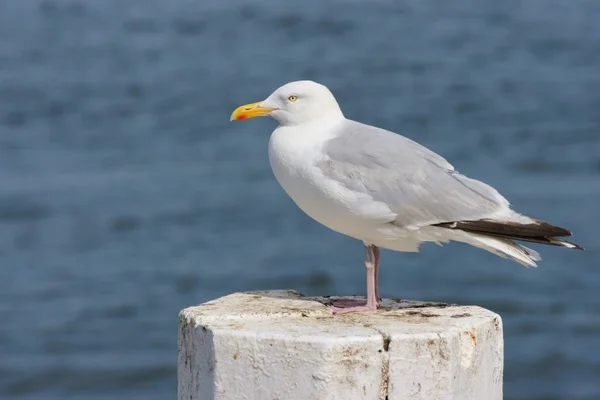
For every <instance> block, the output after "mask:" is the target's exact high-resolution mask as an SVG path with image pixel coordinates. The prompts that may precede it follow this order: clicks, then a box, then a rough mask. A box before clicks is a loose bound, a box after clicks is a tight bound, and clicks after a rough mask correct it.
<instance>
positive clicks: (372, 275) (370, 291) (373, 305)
mask: <svg viewBox="0 0 600 400" xmlns="http://www.w3.org/2000/svg"><path fill="white" fill-rule="evenodd" d="M365 253H366V255H365V267H366V269H367V303H366V304H364V303H362V304H360V305H356V303H357V302H356V300H337V301H336V302H334V306H332V307H331V309H332V310H333V312H334V313H336V314H341V313H347V312H354V311H375V310H377V307H379V297H378V293H379V290H378V288H377V285H378V282H377V281H378V279H377V272H378V267H379V266H378V264H379V249H378V248H377V247H376V246H373V245H369V246H365Z"/></svg>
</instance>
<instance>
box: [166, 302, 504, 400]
mask: <svg viewBox="0 0 600 400" xmlns="http://www.w3.org/2000/svg"><path fill="white" fill-rule="evenodd" d="M332 299H333V298H322V297H312V298H311V297H304V296H302V295H301V294H299V293H297V292H293V291H270V292H252V293H236V294H232V295H229V296H225V297H222V298H220V299H217V300H214V301H210V302H208V303H205V304H201V305H199V306H196V307H190V308H186V309H185V310H183V311H181V313H180V316H179V357H178V395H179V400H241V399H252V400H271V399H279V400H294V399H298V400H312V399H315V400H317V399H318V400H326V399H332V400H334V399H335V400H354V399H373V400H375V399H377V400H385V399H387V400H413V399H415V400H417V399H418V400H483V399H485V400H501V399H502V372H503V339H502V322H501V319H500V317H499V316H498V315H496V314H494V313H493V312H491V311H488V310H485V309H483V308H480V307H476V306H457V305H447V304H439V303H423V302H415V301H404V300H384V301H383V304H382V309H381V310H379V311H377V312H376V313H370V314H363V313H349V314H342V315H333V314H332V312H331V310H329V309H328V308H327V307H326V306H325V305H324V304H328V303H329V302H331V300H332Z"/></svg>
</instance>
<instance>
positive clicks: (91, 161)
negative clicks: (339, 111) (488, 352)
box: [0, 0, 600, 400]
mask: <svg viewBox="0 0 600 400" xmlns="http://www.w3.org/2000/svg"><path fill="white" fill-rule="evenodd" d="M599 20H600V2H597V1H593V0H588V1H583V0H581V1H573V0H531V1H527V2H524V1H503V2H499V1H495V0H494V1H492V0H486V1H482V0H480V1H474V0H473V1H468V0H460V1H459V0H455V1H452V2H445V1H432V0H420V1H410V0H405V1H372V2H366V1H365V2H361V1H339V2H321V1H317V0H312V1H303V2H283V1H280V0H264V1H245V2H242V1H228V2H224V1H223V2H217V1H214V2H207V1H201V0H195V1H191V0H169V1H164V0H127V1H122V0H102V1H82V0H80V1H78V0H54V1H51V0H47V1H34V0H3V1H1V2H0V398H2V399H17V398H18V399H52V398H63V399H67V398H68V399H104V398H111V399H132V398H136V399H137V398H143V399H171V398H175V392H176V351H177V350H176V341H177V313H178V311H179V310H180V309H182V308H184V307H186V306H189V305H193V304H197V303H199V302H203V301H206V300H208V299H210V298H214V297H216V296H221V295H225V294H227V293H230V292H234V291H239V290H252V289H269V288H290V289H296V290H299V291H301V292H304V293H305V294H323V295H324V294H352V293H363V291H364V284H365V280H364V279H365V278H364V270H363V267H362V257H363V253H362V252H363V250H362V245H361V244H360V243H358V242H356V241H354V240H352V239H349V238H345V237H343V236H340V235H338V234H335V233H332V232H330V231H328V230H327V229H325V228H323V227H321V226H319V225H318V224H316V223H314V222H313V221H312V220H310V219H309V218H308V217H306V216H304V215H303V214H302V213H301V212H300V211H299V210H297V209H296V208H295V206H294V204H293V203H292V202H291V200H289V199H288V198H287V197H286V196H285V194H284V193H283V191H282V190H281V189H280V188H279V187H278V185H277V183H276V182H275V180H274V179H273V177H272V173H271V171H270V167H269V165H268V160H267V152H266V147H267V141H268V137H269V133H270V132H271V131H272V129H273V128H274V126H275V124H274V122H273V121H270V120H267V119H264V120H253V121H249V122H245V123H239V124H232V123H229V122H228V118H229V114H230V112H231V111H232V110H233V108H234V107H236V106H237V105H239V104H242V103H248V102H251V101H257V100H261V99H263V98H265V97H266V96H267V95H268V94H269V93H270V92H271V91H272V90H273V89H275V88H277V87H278V86H280V85H281V84H283V83H285V82H287V81H292V80H297V79H307V78H308V79H313V80H317V81H320V82H322V83H324V84H326V85H328V86H329V87H330V88H331V89H332V90H333V91H334V93H335V94H336V95H337V97H338V100H339V102H340V103H341V105H342V107H343V109H344V111H345V113H346V115H347V116H349V117H351V118H353V119H358V120H361V121H364V122H367V123H371V124H375V125H379V126H382V127H386V128H389V129H392V130H395V131H398V132H401V133H403V134H405V135H407V136H410V137H412V138H413V139H415V140H417V141H419V142H421V143H423V144H425V145H427V146H429V147H430V148H432V149H434V150H435V151H437V152H440V153H441V154H443V155H444V156H445V157H447V158H448V159H449V160H450V161H451V162H452V163H453V164H454V165H455V166H456V167H457V168H458V169H459V170H460V171H461V172H463V173H466V174H467V175H470V176H472V177H476V178H480V179H484V180H486V181H488V182H489V183H491V184H493V185H494V186H496V187H497V188H498V189H499V190H500V191H501V192H502V193H503V194H504V195H505V196H507V197H508V198H509V199H510V200H511V202H512V203H513V204H514V206H515V208H516V209H517V210H520V211H522V212H525V213H529V214H532V215H533V216H535V217H539V218H543V219H549V220H550V221H551V222H553V223H556V224H559V225H564V226H566V227H568V228H570V229H571V230H573V231H574V232H575V233H576V241H577V242H579V243H581V244H582V245H583V246H585V247H586V248H587V251H586V252H575V251H568V250H565V249H555V248H543V249H539V250H540V251H542V255H543V256H544V258H545V260H544V261H543V262H542V264H541V267H540V268H538V269H534V270H528V269H525V268H523V267H521V266H520V265H518V264H514V263H511V262H509V261H507V260H504V259H501V258H497V257H494V256H492V255H490V254H488V253H485V252H483V251H481V250H477V249H472V248H469V247H466V246H463V245H459V244H454V245H449V246H445V247H444V248H438V247H436V246H433V245H429V246H424V248H423V251H422V252H421V253H420V254H400V253H391V252H385V253H384V254H383V265H382V274H383V287H382V292H383V294H384V295H385V296H392V297H404V298H411V299H419V300H438V301H448V302H450V301H452V302H460V303H465V304H479V305H482V306H484V307H487V308H490V309H492V310H494V311H496V312H499V313H500V314H501V315H502V317H503V318H504V327H505V333H506V334H505V339H506V373H505V393H506V398H507V399H528V400H533V399H538V400H541V399H544V400H550V399H557V400H558V399H572V400H583V399H590V400H592V399H600V350H599V349H600V317H599V315H600V289H599V287H600V265H598V264H599V261H598V259H599V254H600V239H599V236H598V233H597V230H596V227H597V225H598V220H599V218H598V214H599V213H598V208H599V207H600V205H599V204H600V24H599V23H598V21H599Z"/></svg>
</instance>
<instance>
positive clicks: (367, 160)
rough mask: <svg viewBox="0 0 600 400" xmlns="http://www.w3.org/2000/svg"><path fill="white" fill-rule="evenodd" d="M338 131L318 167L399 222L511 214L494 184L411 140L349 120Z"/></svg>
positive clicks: (411, 224)
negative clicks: (466, 173)
mask: <svg viewBox="0 0 600 400" xmlns="http://www.w3.org/2000/svg"><path fill="white" fill-rule="evenodd" d="M339 129H341V132H340V134H339V135H338V136H337V137H335V138H333V139H331V140H329V141H327V142H326V143H325V146H324V153H325V157H324V159H323V160H321V161H320V162H319V165H318V166H319V167H320V168H321V170H322V172H323V173H324V174H325V175H326V176H328V177H329V178H332V179H335V180H336V181H338V182H339V183H341V184H342V185H344V186H345V187H347V188H348V189H351V190H353V191H355V192H358V193H361V194H364V195H367V198H370V199H371V201H376V202H382V203H385V204H386V205H387V206H388V207H389V209H390V210H391V211H392V212H393V213H394V214H395V219H394V220H392V221H390V222H392V223H394V224H395V225H398V226H401V227H406V228H418V227H421V226H426V225H431V224H436V223H442V222H453V221H470V220H478V219H483V218H489V217H491V216H493V215H495V214H496V215H497V214H498V213H503V212H512V211H511V210H510V209H509V204H508V201H507V200H506V199H505V198H504V197H502V196H501V195H500V194H499V193H498V192H497V191H496V190H495V189H494V188H492V187H490V186H488V185H486V184H485V183H483V182H480V181H477V180H474V179H470V178H467V177H466V176H464V175H461V174H459V173H458V172H456V171H455V170H454V167H452V165H450V163H448V162H447V161H446V160H445V159H444V158H443V157H441V156H439V155H438V154H436V153H434V152H432V151H431V150H429V149H427V148H425V147H423V146H421V145H420V144H418V143H416V142H414V141H412V140H410V139H408V138H405V137H403V136H400V135H398V134H395V133H393V132H390V131H386V130H384V129H379V128H376V127H373V126H369V125H364V124H361V123H358V122H355V121H350V120H347V121H345V122H344V124H343V125H341V126H340V127H339Z"/></svg>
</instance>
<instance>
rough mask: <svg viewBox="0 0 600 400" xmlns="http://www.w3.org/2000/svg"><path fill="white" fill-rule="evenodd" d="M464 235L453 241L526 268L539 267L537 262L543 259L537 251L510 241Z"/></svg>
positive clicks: (478, 235) (475, 234)
mask: <svg viewBox="0 0 600 400" xmlns="http://www.w3.org/2000/svg"><path fill="white" fill-rule="evenodd" d="M462 233H463V234H459V235H456V237H455V238H453V240H456V241H460V242H463V243H468V244H470V245H472V246H475V247H479V248H480V249H484V250H487V251H489V252H491V253H494V254H496V255H498V256H500V257H504V258H509V259H511V260H513V261H516V262H518V263H519V264H522V265H524V266H526V267H537V264H536V263H535V262H536V261H540V260H541V259H542V258H541V257H540V254H539V253H538V252H537V251H535V250H532V249H530V248H528V247H525V246H522V245H520V244H517V243H515V242H513V241H512V240H510V239H504V238H497V237H492V236H485V235H480V234H477V233H467V232H462Z"/></svg>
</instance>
